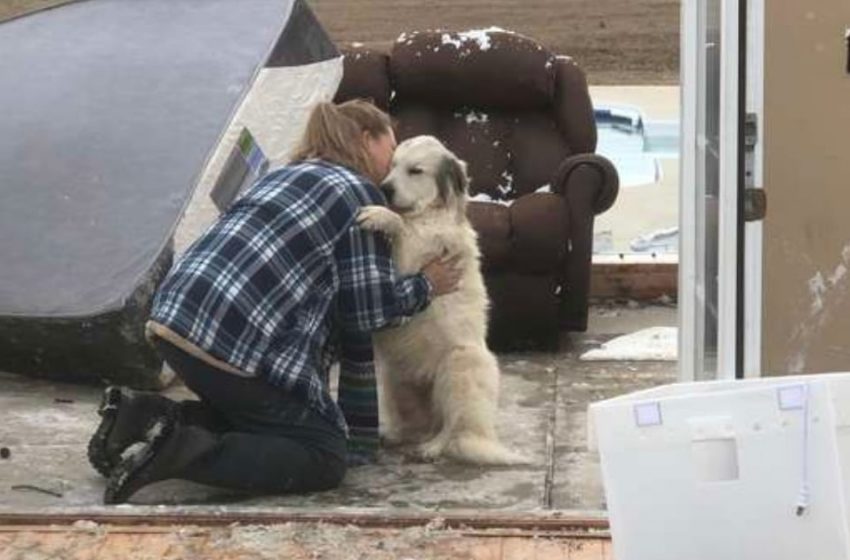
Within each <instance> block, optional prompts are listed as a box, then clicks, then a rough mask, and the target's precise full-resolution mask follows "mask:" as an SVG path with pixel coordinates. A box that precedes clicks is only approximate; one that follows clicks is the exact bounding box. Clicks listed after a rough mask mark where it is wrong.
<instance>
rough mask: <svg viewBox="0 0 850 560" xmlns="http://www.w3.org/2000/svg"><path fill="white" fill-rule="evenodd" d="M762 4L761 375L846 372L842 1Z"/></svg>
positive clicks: (848, 21) (849, 232) (848, 236)
mask: <svg viewBox="0 0 850 560" xmlns="http://www.w3.org/2000/svg"><path fill="white" fill-rule="evenodd" d="M765 4H766V14H765V29H766V38H765V83H764V90H765V94H764V101H765V115H764V128H763V138H764V141H765V144H764V147H765V178H764V186H765V189H766V192H767V198H768V205H767V206H768V210H767V219H766V220H765V241H764V317H763V340H764V354H763V357H764V369H765V371H766V372H768V373H774V374H782V373H790V372H823V371H834V370H845V371H850V141H848V137H850V76H848V75H847V74H846V71H845V68H846V56H847V49H846V46H845V42H844V41H845V39H844V34H845V29H846V28H847V27H850V1H848V0H817V1H812V0H806V1H803V0H794V1H784V0H767V1H766V2H765Z"/></svg>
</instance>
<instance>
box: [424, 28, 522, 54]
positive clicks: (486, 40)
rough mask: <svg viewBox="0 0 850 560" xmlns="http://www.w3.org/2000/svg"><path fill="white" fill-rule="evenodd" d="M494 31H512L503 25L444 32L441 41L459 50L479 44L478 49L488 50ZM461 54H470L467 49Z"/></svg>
mask: <svg viewBox="0 0 850 560" xmlns="http://www.w3.org/2000/svg"><path fill="white" fill-rule="evenodd" d="M494 32H502V33H511V32H510V31H506V30H504V29H502V28H501V27H495V26H492V27H488V28H487V29H471V30H469V31H463V32H461V33H443V34H442V35H441V36H440V41H441V42H442V44H443V45H450V46H452V47H454V48H456V49H457V50H458V51H460V50H461V49H462V48H463V47H469V46H473V45H475V46H477V47H478V50H481V51H486V50H490V33H494ZM461 54H462V55H466V54H469V52H468V51H467V52H464V53H461Z"/></svg>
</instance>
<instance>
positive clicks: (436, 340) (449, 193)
mask: <svg viewBox="0 0 850 560" xmlns="http://www.w3.org/2000/svg"><path fill="white" fill-rule="evenodd" d="M467 186H468V179H467V176H466V164H465V163H464V162H462V161H460V160H459V159H458V158H457V157H456V156H455V155H454V154H452V153H451V152H450V151H449V150H448V149H446V148H445V147H444V146H443V145H442V144H441V143H440V142H439V141H438V140H437V139H436V138H433V137H431V136H418V137H416V138H411V139H410V140H407V141H405V142H402V143H401V144H400V145H399V146H398V148H397V149H396V152H395V155H394V157H393V164H392V169H391V171H390V174H389V175H388V176H387V178H386V179H385V182H384V183H383V185H382V188H383V189H384V190H385V192H388V191H389V190H392V195H391V196H389V195H388V198H389V199H390V204H391V207H392V208H393V209H394V210H396V212H398V213H396V212H393V211H392V210H389V209H387V208H384V207H382V206H367V207H365V208H363V209H362V210H361V212H360V214H359V216H358V223H359V224H360V226H361V227H364V228H367V229H371V230H375V231H381V232H383V233H385V234H387V235H388V236H389V237H390V239H391V241H392V245H393V257H394V260H395V263H396V267H397V268H398V270H399V272H400V273H402V274H411V273H416V272H419V271H420V270H421V269H422V267H423V266H424V265H425V264H426V263H428V262H429V261H431V260H432V259H434V258H436V257H440V256H445V255H450V256H455V255H456V256H459V257H460V260H459V264H458V266H459V267H460V268H461V270H462V274H461V279H460V282H459V285H458V290H457V291H456V292H453V293H451V294H447V295H443V296H440V297H437V298H435V299H434V300H433V301H432V302H431V304H430V306H429V307H428V308H427V309H426V310H425V311H423V312H422V313H419V314H417V315H416V316H415V317H413V318H412V319H411V320H410V321H409V322H407V323H405V324H404V325H402V326H400V327H397V328H393V329H387V330H383V331H380V332H378V333H375V335H374V341H375V355H376V365H377V370H378V379H379V393H380V406H381V418H382V423H383V434H384V437H385V439H386V440H387V441H389V442H391V443H416V444H418V450H419V453H420V454H421V455H422V456H423V457H425V458H429V459H433V458H437V457H440V456H446V457H451V458H454V459H457V460H461V461H465V462H471V463H481V464H516V463H521V462H523V460H522V459H521V458H520V457H519V456H518V455H517V454H516V453H514V452H512V451H510V450H508V449H507V448H505V447H504V446H503V445H502V444H501V443H500V442H499V441H498V438H497V436H496V427H495V423H496V408H497V402H498V394H499V366H498V362H497V361H496V358H495V356H493V354H492V353H491V352H490V351H489V350H488V349H487V345H486V342H485V337H486V333H487V308H488V305H489V302H488V299H487V292H486V290H485V288H484V281H483V279H482V276H481V271H480V265H479V259H480V253H479V250H478V241H477V237H476V234H475V231H474V230H473V229H472V227H471V226H470V224H469V222H468V221H467V219H466V212H465V210H466V208H465V207H466V191H467Z"/></svg>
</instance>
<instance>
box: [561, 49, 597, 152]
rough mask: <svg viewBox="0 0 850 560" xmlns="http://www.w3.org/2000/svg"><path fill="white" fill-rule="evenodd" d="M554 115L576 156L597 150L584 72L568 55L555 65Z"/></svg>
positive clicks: (594, 123) (593, 120)
mask: <svg viewBox="0 0 850 560" xmlns="http://www.w3.org/2000/svg"><path fill="white" fill-rule="evenodd" d="M555 84H556V86H555V116H556V118H557V120H558V125H559V126H560V128H561V132H562V133H563V135H564V137H565V138H566V140H567V142H568V143H569V145H570V148H571V149H572V152H573V153H574V154H585V153H592V152H594V151H596V120H595V118H594V115H593V104H592V103H591V101H590V92H589V91H588V89H587V80H586V79H585V77H584V72H582V70H581V68H579V67H578V65H577V64H576V63H575V62H574V61H573V59H571V58H569V57H567V56H559V57H557V59H556V62H555Z"/></svg>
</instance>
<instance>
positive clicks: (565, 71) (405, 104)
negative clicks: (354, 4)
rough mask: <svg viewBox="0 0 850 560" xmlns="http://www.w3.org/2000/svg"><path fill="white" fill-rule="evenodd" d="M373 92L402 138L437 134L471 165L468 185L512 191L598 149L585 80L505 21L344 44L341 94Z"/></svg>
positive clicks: (548, 178)
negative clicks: (386, 41)
mask: <svg viewBox="0 0 850 560" xmlns="http://www.w3.org/2000/svg"><path fill="white" fill-rule="evenodd" d="M355 97H365V98H371V99H373V100H374V101H375V103H376V104H377V105H378V106H379V107H382V108H384V109H387V110H389V111H390V113H391V114H392V115H393V117H394V118H395V119H396V120H397V123H398V124H397V134H398V137H399V139H400V140H403V139H406V138H409V137H411V136H416V135H419V134H431V135H433V136H436V137H437V138H439V139H440V140H442V141H443V142H445V144H446V145H447V146H448V147H449V149H451V150H452V151H454V152H455V153H456V154H457V155H458V156H459V157H461V158H462V159H464V160H465V161H466V162H467V163H468V165H469V173H470V177H471V190H472V194H477V193H486V194H487V195H489V196H490V197H492V198H494V199H496V200H504V199H514V198H516V197H518V196H520V195H523V194H527V193H530V192H534V191H535V190H537V189H539V188H541V187H545V186H546V185H548V184H551V182H552V180H553V178H554V176H555V173H556V171H557V169H558V166H559V164H560V163H561V162H562V161H563V159H564V158H565V157H567V156H569V155H571V154H578V153H588V152H593V151H594V150H595V148H596V124H595V122H594V119H593V107H592V105H591V102H590V96H589V93H588V89H587V83H586V80H585V77H584V74H583V72H582V71H581V69H580V68H579V67H578V66H577V65H576V64H575V63H574V62H573V61H572V60H571V59H569V58H568V57H558V56H555V55H554V54H552V53H551V52H550V51H548V50H547V49H545V48H544V47H542V46H541V45H539V44H538V43H536V42H534V41H533V40H531V39H528V38H527V37H524V36H522V35H519V34H516V33H511V32H507V31H502V30H485V31H468V32H463V33H447V32H438V31H437V32H435V31H428V32H415V33H409V34H408V33H405V34H402V35H401V36H400V37H399V38H398V40H397V41H396V42H395V44H394V45H393V48H392V51H391V52H390V53H389V54H386V53H380V52H376V51H371V50H367V49H362V48H355V49H353V50H349V51H347V52H345V60H344V74H343V80H342V84H341V85H340V88H339V90H338V93H337V97H336V99H337V100H338V101H344V100H346V99H352V98H355Z"/></svg>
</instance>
